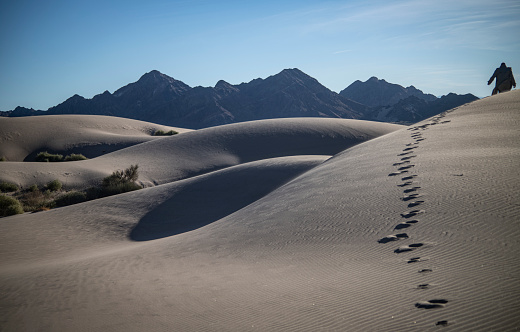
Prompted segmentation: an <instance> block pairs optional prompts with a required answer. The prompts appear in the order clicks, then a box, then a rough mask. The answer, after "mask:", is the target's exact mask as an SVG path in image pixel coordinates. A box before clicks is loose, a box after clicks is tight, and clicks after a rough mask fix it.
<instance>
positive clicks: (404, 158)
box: [401, 155, 417, 160]
mask: <svg viewBox="0 0 520 332" xmlns="http://www.w3.org/2000/svg"><path fill="white" fill-rule="evenodd" d="M415 157H417V156H416V155H413V156H408V157H403V158H401V160H410V159H412V158H415Z"/></svg>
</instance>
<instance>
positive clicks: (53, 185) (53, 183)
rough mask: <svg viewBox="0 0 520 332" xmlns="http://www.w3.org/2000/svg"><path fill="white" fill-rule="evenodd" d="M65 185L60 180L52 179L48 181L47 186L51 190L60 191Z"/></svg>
mask: <svg viewBox="0 0 520 332" xmlns="http://www.w3.org/2000/svg"><path fill="white" fill-rule="evenodd" d="M62 186H63V185H62V184H61V182H60V181H59V180H52V181H51V182H49V183H47V185H46V186H45V188H47V189H48V190H50V191H58V190H60V189H61V187H62Z"/></svg>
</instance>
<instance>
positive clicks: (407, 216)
mask: <svg viewBox="0 0 520 332" xmlns="http://www.w3.org/2000/svg"><path fill="white" fill-rule="evenodd" d="M424 212H425V211H424V210H412V211H410V212H406V213H401V217H403V218H406V219H408V218H411V217H415V216H416V215H418V214H421V213H424Z"/></svg>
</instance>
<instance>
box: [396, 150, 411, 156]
mask: <svg viewBox="0 0 520 332" xmlns="http://www.w3.org/2000/svg"><path fill="white" fill-rule="evenodd" d="M410 153H413V152H412V151H408V152H403V153H400V154H398V155H397V156H398V157H400V156H406V155H407V154H410Z"/></svg>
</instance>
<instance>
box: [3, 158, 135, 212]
mask: <svg viewBox="0 0 520 332" xmlns="http://www.w3.org/2000/svg"><path fill="white" fill-rule="evenodd" d="M138 168H139V167H138V165H131V166H130V167H128V168H127V169H125V170H117V171H115V172H113V173H112V174H111V175H109V176H107V177H106V178H104V179H103V180H102V181H101V184H100V186H98V187H92V188H89V189H87V190H85V191H77V190H72V191H69V192H63V191H62V187H63V185H62V183H61V182H60V181H59V180H53V181H50V182H49V183H47V184H46V185H45V187H43V189H41V190H40V188H38V186H37V185H36V184H33V185H32V186H30V187H29V188H27V189H25V190H22V189H20V188H18V186H16V185H15V184H10V183H7V182H2V183H1V184H0V188H2V191H4V189H3V188H8V190H9V191H10V192H9V194H6V195H0V198H1V201H0V217H5V216H8V215H11V214H16V213H23V212H24V211H25V212H36V211H45V210H50V209H52V208H54V207H62V206H67V205H72V204H77V203H81V202H85V201H88V200H93V199H97V198H101V197H106V196H111V195H117V194H121V193H125V192H128V191H133V190H137V189H142V187H141V186H140V185H139V184H137V183H136V181H137V178H138V176H139V173H138ZM8 213H10V214H8Z"/></svg>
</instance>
